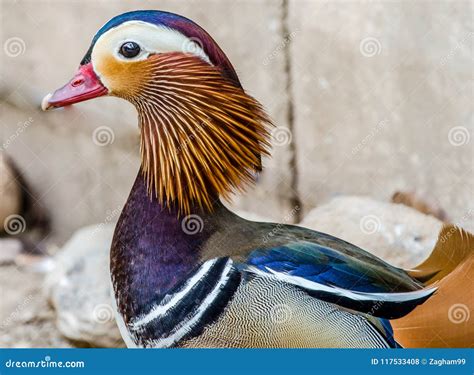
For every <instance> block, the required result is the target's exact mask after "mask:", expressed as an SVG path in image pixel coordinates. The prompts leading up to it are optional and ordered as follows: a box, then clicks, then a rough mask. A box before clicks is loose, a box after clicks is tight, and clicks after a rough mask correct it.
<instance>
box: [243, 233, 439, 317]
mask: <svg viewBox="0 0 474 375" xmlns="http://www.w3.org/2000/svg"><path fill="white" fill-rule="evenodd" d="M321 235H322V237H321V238H318V242H310V241H307V240H303V241H289V242H287V243H285V244H281V245H278V246H275V247H271V248H266V249H256V250H254V251H252V252H251V253H250V254H249V256H248V257H247V259H246V260H245V262H242V263H241V267H242V269H243V270H245V271H247V272H250V273H253V274H260V275H267V276H271V277H273V278H275V279H277V280H279V281H283V282H286V283H289V284H293V285H295V286H297V287H299V288H302V289H304V290H305V291H307V292H308V293H309V294H310V295H312V296H314V297H317V298H319V299H321V300H324V301H327V302H331V303H335V304H338V305H340V306H343V307H346V308H349V309H352V310H356V311H359V312H363V313H367V314H370V315H373V316H376V317H381V318H386V319H396V318H399V317H402V316H404V315H406V314H408V313H409V312H410V311H412V310H413V309H414V308H415V307H416V306H417V305H419V304H421V303H423V302H424V301H425V300H426V299H427V298H429V297H430V296H431V295H432V294H433V293H434V291H435V290H436V289H435V288H431V289H423V287H422V285H421V284H420V283H418V282H417V281H416V280H414V279H413V278H411V277H410V276H409V275H408V274H407V273H405V271H403V270H401V269H399V268H396V267H392V266H390V265H389V264H387V263H385V262H383V261H382V260H380V259H379V258H376V257H374V256H371V255H370V254H368V253H366V252H365V251H363V250H362V249H359V248H358V247H356V246H354V245H351V244H349V243H347V242H345V241H342V240H339V239H337V238H335V237H331V236H328V235H324V234H321Z"/></svg>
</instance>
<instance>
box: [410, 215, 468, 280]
mask: <svg viewBox="0 0 474 375" xmlns="http://www.w3.org/2000/svg"><path fill="white" fill-rule="evenodd" d="M473 253H474V237H473V235H472V234H470V233H469V232H467V231H465V230H463V229H462V228H459V227H456V226H455V225H453V224H445V225H444V226H443V228H442V229H441V231H440V232H439V235H438V241H437V242H436V245H435V247H434V249H433V251H432V252H431V255H430V256H429V257H428V258H427V259H426V260H425V261H424V262H422V263H421V264H419V265H418V266H416V267H415V268H414V269H413V270H410V271H408V273H409V274H410V276H412V277H414V278H415V279H418V280H420V281H421V282H423V283H424V284H425V285H429V284H432V283H434V282H435V281H438V280H441V279H442V278H443V277H445V276H447V275H448V274H450V273H451V272H452V271H453V270H454V269H455V268H456V267H457V266H458V265H459V264H460V263H461V262H462V261H464V259H466V258H467V257H469V256H472V255H473Z"/></svg>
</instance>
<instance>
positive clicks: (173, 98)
mask: <svg viewBox="0 0 474 375" xmlns="http://www.w3.org/2000/svg"><path fill="white" fill-rule="evenodd" d="M116 69H118V68H116ZM124 71H126V73H127V74H132V76H134V80H133V85H130V90H127V89H126V88H125V89H124V90H122V91H115V92H113V94H114V95H116V96H121V97H123V98H125V99H127V100H129V101H130V102H132V103H133V104H134V105H135V106H136V108H137V111H138V116H139V122H140V130H141V158H142V169H143V172H144V175H145V178H146V182H147V184H148V189H149V192H150V194H155V195H156V197H157V199H158V200H159V201H160V203H163V204H167V205H170V204H172V203H173V204H177V205H178V208H179V210H180V212H181V213H184V214H188V213H189V212H190V209H191V207H192V206H196V205H197V206H199V207H200V208H204V209H207V210H211V209H212V206H213V201H214V200H215V199H216V198H217V196H222V197H223V198H225V199H228V198H229V197H230V194H231V193H232V192H234V191H236V190H243V188H244V187H245V185H246V184H248V183H250V182H252V181H253V176H254V174H253V171H254V169H255V168H256V167H257V168H258V166H259V164H260V156H261V155H262V154H263V155H268V147H269V145H270V144H269V141H268V138H269V130H268V128H269V127H270V126H271V125H272V124H271V121H270V119H269V118H268V117H267V115H266V114H265V112H264V111H263V109H262V107H261V105H260V104H259V103H258V102H257V101H256V100H255V99H254V98H252V97H251V96H249V95H247V94H246V93H245V92H244V90H243V89H242V88H241V87H237V86H236V85H235V84H234V83H233V82H232V81H230V80H229V79H227V78H225V77H224V76H223V75H222V73H221V72H220V71H219V70H218V69H217V68H216V67H213V66H211V65H209V64H207V63H206V62H204V61H202V60H201V59H200V58H198V57H195V56H192V55H185V54H182V53H164V54H157V55H154V56H151V57H149V58H148V59H147V60H145V61H141V62H138V63H135V67H134V69H133V70H131V69H130V68H128V69H124ZM135 73H136V74H135ZM138 75H140V77H138ZM137 82H140V84H138V83H137ZM122 87H124V86H123V85H122Z"/></svg>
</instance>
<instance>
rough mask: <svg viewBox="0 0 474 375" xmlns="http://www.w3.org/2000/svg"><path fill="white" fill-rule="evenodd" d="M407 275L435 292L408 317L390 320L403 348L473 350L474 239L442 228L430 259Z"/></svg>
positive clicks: (450, 228) (447, 226)
mask: <svg viewBox="0 0 474 375" xmlns="http://www.w3.org/2000/svg"><path fill="white" fill-rule="evenodd" d="M410 274H411V275H412V276H414V277H416V278H419V279H420V280H425V285H429V284H432V285H433V286H436V287H437V288H438V289H437V291H436V293H435V294H434V295H433V296H432V297H430V298H429V299H428V300H427V301H426V302H425V303H423V304H422V305H420V306H418V307H417V308H416V309H415V310H414V311H412V312H411V313H410V314H408V315H407V316H405V317H403V318H401V319H397V320H392V321H391V323H392V326H393V329H394V333H395V339H396V340H397V341H398V342H399V343H400V344H401V345H402V346H404V347H427V348H429V347H431V348H436V347H438V348H440V347H443V348H453V347H472V346H474V324H473V322H472V319H473V317H474V316H471V315H472V314H474V312H473V310H474V236H473V235H472V234H470V233H468V232H466V231H464V230H463V229H461V228H458V227H456V226H454V225H445V226H444V227H443V229H442V230H441V232H440V234H439V238H438V242H437V244H436V246H435V248H434V250H433V252H432V254H431V255H430V257H429V258H428V259H427V260H426V261H424V262H423V263H421V264H420V265H419V266H418V267H416V270H413V271H410Z"/></svg>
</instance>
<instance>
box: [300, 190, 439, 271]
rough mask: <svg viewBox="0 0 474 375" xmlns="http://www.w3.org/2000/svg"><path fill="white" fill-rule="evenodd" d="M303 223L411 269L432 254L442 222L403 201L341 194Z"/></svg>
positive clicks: (308, 216) (302, 223)
mask: <svg viewBox="0 0 474 375" xmlns="http://www.w3.org/2000/svg"><path fill="white" fill-rule="evenodd" d="M300 225H301V226H304V227H308V228H311V229H314V230H318V231H320V232H324V233H328V234H331V235H333V236H336V237H339V238H342V239H344V240H346V241H348V242H351V243H353V244H354V245H357V246H360V247H361V248H363V249H364V250H367V251H369V252H371V253H373V254H375V255H377V256H379V257H380V258H382V259H384V260H385V261H387V262H388V263H390V264H393V265H396V266H399V267H403V268H411V267H413V266H416V265H417V264H418V263H420V262H421V261H422V260H423V259H424V258H426V257H427V256H428V255H429V254H430V252H431V250H432V249H433V247H434V245H435V243H436V240H437V238H438V233H439V231H440V229H441V226H442V223H441V221H439V220H438V219H436V218H434V217H433V216H428V215H424V214H422V213H420V212H418V211H416V210H414V209H412V208H409V207H407V206H404V205H402V204H393V203H384V202H379V201H376V200H373V199H371V198H367V197H356V196H342V197H338V198H334V199H332V200H331V201H330V202H329V203H327V204H325V205H322V206H320V207H317V208H315V209H313V210H312V211H311V212H310V213H309V214H308V215H307V216H306V217H305V218H304V219H303V221H302V222H301V223H300Z"/></svg>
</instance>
